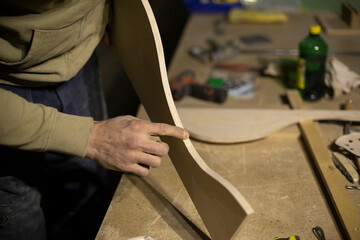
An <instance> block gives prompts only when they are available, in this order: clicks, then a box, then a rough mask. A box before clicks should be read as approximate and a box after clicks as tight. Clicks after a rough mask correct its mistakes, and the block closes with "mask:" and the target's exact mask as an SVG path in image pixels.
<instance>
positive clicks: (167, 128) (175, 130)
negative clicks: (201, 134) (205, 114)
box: [149, 123, 189, 140]
mask: <svg viewBox="0 0 360 240" xmlns="http://www.w3.org/2000/svg"><path fill="white" fill-rule="evenodd" d="M149 133H150V134H151V135H159V136H170V137H175V138H178V139H182V140H185V139H188V138H189V132H188V131H186V130H185V129H183V128H181V127H177V126H172V125H169V124H165V123H150V126H149Z"/></svg>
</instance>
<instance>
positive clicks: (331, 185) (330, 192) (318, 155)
mask: <svg viewBox="0 0 360 240" xmlns="http://www.w3.org/2000/svg"><path fill="white" fill-rule="evenodd" d="M287 96H288V99H289V101H290V104H291V105H292V107H293V108H300V109H304V108H305V105H304V103H303V102H302V100H301V97H300V95H299V93H298V91H296V90H295V91H288V93H287ZM299 126H300V129H301V132H302V135H303V137H304V139H305V142H306V145H307V147H308V148H309V150H310V153H311V160H312V161H313V162H314V165H315V166H316V170H317V171H318V172H319V175H320V179H319V181H320V184H321V185H322V186H324V187H325V189H324V190H325V192H324V193H325V194H326V195H327V196H329V198H330V199H331V202H329V203H328V204H330V206H331V205H332V207H333V208H334V210H335V212H336V215H335V218H336V219H338V220H339V228H340V229H341V230H342V232H343V237H344V238H345V239H360V214H359V212H358V210H357V208H356V206H355V203H354V202H353V200H352V199H351V197H350V195H349V193H348V192H347V190H346V189H345V185H344V182H343V180H342V178H341V175H340V173H339V171H338V170H337V169H336V167H335V165H334V163H333V162H332V160H331V155H330V152H329V150H328V149H327V147H326V146H325V144H324V143H323V140H322V137H321V136H320V134H319V131H318V129H317V126H316V124H315V123H314V122H313V121H311V120H306V121H301V122H300V123H299Z"/></svg>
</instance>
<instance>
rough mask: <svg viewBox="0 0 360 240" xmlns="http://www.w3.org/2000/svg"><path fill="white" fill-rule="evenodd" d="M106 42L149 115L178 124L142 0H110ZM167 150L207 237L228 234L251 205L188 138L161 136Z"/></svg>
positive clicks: (153, 23)
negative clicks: (110, 19) (109, 31)
mask: <svg viewBox="0 0 360 240" xmlns="http://www.w3.org/2000/svg"><path fill="white" fill-rule="evenodd" d="M111 37H112V43H113V44H114V47H115V49H116V50H117V52H118V54H119V56H120V59H121V60H122V64H123V66H124V69H125V72H126V73H127V75H128V77H129V79H130V80H131V82H132V84H133V86H134V88H135V90H136V92H137V94H138V95H139V97H140V99H141V101H142V103H143V105H144V107H145V109H146V111H147V113H148V114H149V116H150V119H151V120H152V121H153V122H163V123H168V124H172V125H177V126H180V127H182V123H181V121H180V118H179V116H178V114H177V111H176V108H175V105H174V102H173V101H172V96H171V91H170V87H169V83H168V78H167V72H166V67H165V61H164V54H163V49H162V45H161V39H160V34H159V32H158V28H157V26H156V21H155V18H154V16H153V13H152V11H151V7H150V5H149V3H148V1H146V0H141V1H140V0H122V1H114V18H113V29H112V35H111ZM162 140H163V141H165V142H166V143H168V144H169V146H170V152H169V156H170V158H171V161H172V163H173V164H174V166H175V168H176V170H177V173H178V174H179V176H180V178H181V180H182V182H183V184H184V186H185V188H186V190H187V192H188V193H189V195H190V197H191V199H192V201H193V203H194V205H195V206H196V209H197V211H198V212H199V214H200V216H201V218H202V220H203V222H204V224H205V226H206V228H207V230H208V231H209V233H210V235H211V237H212V238H213V239H231V238H232V237H234V236H235V235H236V234H237V232H238V230H239V227H240V225H241V223H242V222H243V221H244V220H245V218H246V216H247V215H249V214H251V213H252V212H253V210H252V208H251V207H250V205H249V204H248V202H247V201H246V200H245V199H244V197H243V196H242V195H241V194H240V192H239V191H238V190H237V189H236V188H234V187H233V186H232V185H231V184H230V183H229V182H228V181H226V180H225V179H224V178H222V177H221V176H220V175H218V174H216V173H215V172H214V171H212V170H211V169H210V168H209V167H208V166H207V165H206V164H205V162H204V161H203V160H202V158H201V157H200V156H199V154H198V153H197V151H196V150H195V148H194V147H193V145H192V143H191V141H190V140H185V141H182V140H178V139H174V138H169V137H164V138H162Z"/></svg>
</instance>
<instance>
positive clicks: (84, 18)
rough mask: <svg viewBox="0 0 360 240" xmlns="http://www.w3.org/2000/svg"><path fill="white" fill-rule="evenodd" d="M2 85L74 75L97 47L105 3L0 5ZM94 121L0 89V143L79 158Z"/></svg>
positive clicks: (46, 0)
mask: <svg viewBox="0 0 360 240" xmlns="http://www.w3.org/2000/svg"><path fill="white" fill-rule="evenodd" d="M0 9H1V10H0V83H1V84H9V85H16V86H24V87H37V86H47V85H51V84H54V83H59V82H63V81H67V80H69V79H70V78H72V77H73V76H75V75H76V74H77V72H78V71H79V70H80V69H81V68H82V67H83V66H84V64H85V63H86V62H87V60H88V59H89V58H90V56H91V54H92V53H93V51H94V49H95V48H96V46H97V45H98V43H99V42H100V40H101V38H102V36H103V34H104V31H105V26H106V24H107V21H108V14H109V8H108V3H107V2H106V0H62V1H59V0H37V1H27V0H17V1H12V0H8V1H5V0H1V1H0ZM92 126H93V120H92V118H90V117H79V116H74V115H68V114H64V113H60V112H58V111H57V110H56V109H54V108H50V107H46V106H43V105H40V104H33V103H30V102H27V101H26V100H24V99H23V98H21V97H19V96H18V95H16V94H13V93H11V92H9V91H6V90H3V89H0V144H1V145H6V146H10V147H15V148H19V149H26V150H32V151H55V152H61V153H67V154H72V155H76V156H80V157H83V156H84V155H85V153H86V149H87V145H88V142H89V138H90V134H91V129H92Z"/></svg>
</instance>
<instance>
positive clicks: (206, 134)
mask: <svg viewBox="0 0 360 240" xmlns="http://www.w3.org/2000/svg"><path fill="white" fill-rule="evenodd" d="M178 112H179V115H180V118H181V121H182V123H183V124H184V127H185V128H186V129H187V130H188V131H189V132H190V136H191V137H192V138H194V139H197V140H200V141H204V142H210V143H240V142H247V141H253V140H257V139H260V138H264V137H267V136H269V135H271V134H273V133H275V132H277V131H279V130H281V129H282V128H285V127H287V126H290V125H291V124H296V123H298V122H300V121H303V120H342V121H360V111H354V110H351V111H343V110H288V109H286V110H280V109H234V108H233V109H229V108H227V109H224V108H179V109H178Z"/></svg>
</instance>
